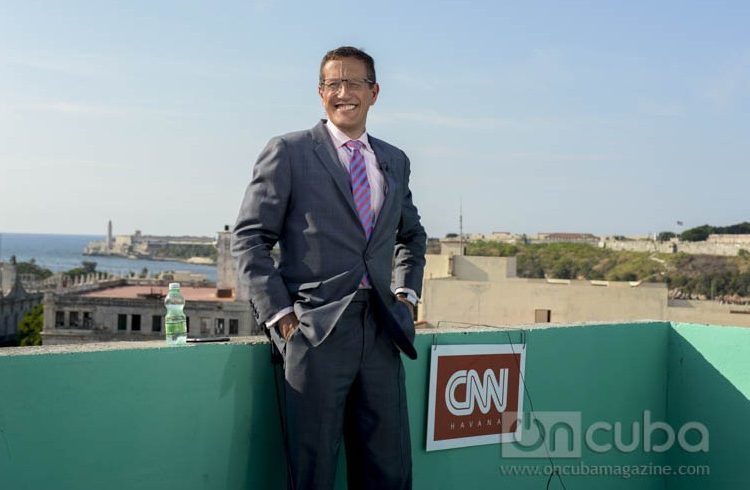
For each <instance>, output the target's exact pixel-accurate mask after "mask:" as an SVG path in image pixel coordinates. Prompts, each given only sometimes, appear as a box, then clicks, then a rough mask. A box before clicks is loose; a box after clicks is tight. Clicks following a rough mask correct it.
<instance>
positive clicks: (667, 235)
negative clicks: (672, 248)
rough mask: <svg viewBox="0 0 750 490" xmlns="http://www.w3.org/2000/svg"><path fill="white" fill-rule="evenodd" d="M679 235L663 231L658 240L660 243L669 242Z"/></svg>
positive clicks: (657, 237)
mask: <svg viewBox="0 0 750 490" xmlns="http://www.w3.org/2000/svg"><path fill="white" fill-rule="evenodd" d="M676 236H677V234H676V233H673V232H671V231H662V232H661V233H659V234H658V235H657V236H656V240H657V241H660V242H668V241H669V240H671V239H672V238H674V237H676Z"/></svg>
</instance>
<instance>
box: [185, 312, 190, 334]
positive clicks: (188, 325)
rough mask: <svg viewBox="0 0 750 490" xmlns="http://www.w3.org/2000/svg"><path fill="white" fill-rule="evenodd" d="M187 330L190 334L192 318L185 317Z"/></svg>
mask: <svg viewBox="0 0 750 490" xmlns="http://www.w3.org/2000/svg"><path fill="white" fill-rule="evenodd" d="M185 330H186V331H187V333H190V317H189V316H187V315H185Z"/></svg>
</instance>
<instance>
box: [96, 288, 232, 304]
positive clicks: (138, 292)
mask: <svg viewBox="0 0 750 490" xmlns="http://www.w3.org/2000/svg"><path fill="white" fill-rule="evenodd" d="M168 289H169V288H167V287H166V286H135V285H128V286H116V287H111V288H105V289H99V290H96V291H91V292H88V293H84V294H81V296H83V297H90V298H119V299H141V298H154V297H156V298H159V297H161V298H163V297H164V296H166V294H167V291H168ZM180 292H182V296H184V297H185V300H186V301H223V302H233V301H234V300H235V298H234V297H229V298H219V297H217V296H216V288H209V287H192V286H183V287H181V288H180Z"/></svg>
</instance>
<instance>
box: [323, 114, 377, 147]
mask: <svg viewBox="0 0 750 490" xmlns="http://www.w3.org/2000/svg"><path fill="white" fill-rule="evenodd" d="M325 126H326V129H327V130H328V134H330V135H331V139H332V140H333V146H335V147H336V149H339V148H341V147H342V146H344V145H345V144H346V143H348V142H349V141H352V139H351V138H350V137H348V136H347V135H346V134H344V132H343V131H341V130H340V129H339V128H337V127H336V125H335V124H333V123H332V122H331V121H326V124H325ZM355 141H360V142H361V143H362V145H364V146H363V148H364V149H365V150H367V151H372V147H371V146H370V139H369V138H368V137H367V131H365V132H364V133H362V135H361V136H360V137H359V138H357V139H356V140H355Z"/></svg>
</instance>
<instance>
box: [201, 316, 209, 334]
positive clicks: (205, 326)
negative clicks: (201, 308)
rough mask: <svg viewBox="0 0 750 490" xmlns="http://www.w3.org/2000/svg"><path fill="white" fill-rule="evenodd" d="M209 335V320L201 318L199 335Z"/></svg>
mask: <svg viewBox="0 0 750 490" xmlns="http://www.w3.org/2000/svg"><path fill="white" fill-rule="evenodd" d="M210 333H211V319H210V318H206V317H201V335H209V334H210Z"/></svg>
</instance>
